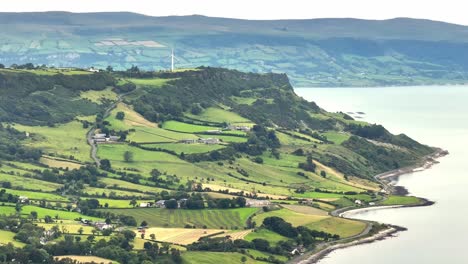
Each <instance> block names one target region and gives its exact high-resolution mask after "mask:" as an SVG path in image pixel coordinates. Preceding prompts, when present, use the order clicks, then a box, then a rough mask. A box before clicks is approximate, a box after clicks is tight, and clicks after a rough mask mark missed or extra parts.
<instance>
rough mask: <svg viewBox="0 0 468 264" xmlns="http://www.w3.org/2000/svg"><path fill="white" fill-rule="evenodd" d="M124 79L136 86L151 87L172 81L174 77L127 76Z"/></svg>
mask: <svg viewBox="0 0 468 264" xmlns="http://www.w3.org/2000/svg"><path fill="white" fill-rule="evenodd" d="M125 80H126V81H129V82H132V83H134V84H135V85H137V86H143V87H152V88H159V87H162V86H163V85H164V84H165V83H167V82H169V81H172V80H174V79H161V78H148V79H140V78H127V79H125Z"/></svg>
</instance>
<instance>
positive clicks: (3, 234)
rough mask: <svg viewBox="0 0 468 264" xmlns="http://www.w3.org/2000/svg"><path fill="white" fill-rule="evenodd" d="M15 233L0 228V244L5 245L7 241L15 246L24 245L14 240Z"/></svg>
mask: <svg viewBox="0 0 468 264" xmlns="http://www.w3.org/2000/svg"><path fill="white" fill-rule="evenodd" d="M15 235H16V233H13V232H10V231H6V230H0V245H6V244H8V243H12V244H13V246H15V247H24V246H25V245H26V244H24V243H21V242H19V241H16V240H15V238H14V237H15Z"/></svg>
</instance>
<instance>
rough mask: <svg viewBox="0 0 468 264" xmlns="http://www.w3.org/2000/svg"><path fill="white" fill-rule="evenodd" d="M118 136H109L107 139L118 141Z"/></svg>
mask: <svg viewBox="0 0 468 264" xmlns="http://www.w3.org/2000/svg"><path fill="white" fill-rule="evenodd" d="M119 139H120V137H119V136H109V137H108V141H119Z"/></svg>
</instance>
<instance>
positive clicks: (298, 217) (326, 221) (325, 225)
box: [248, 209, 366, 237]
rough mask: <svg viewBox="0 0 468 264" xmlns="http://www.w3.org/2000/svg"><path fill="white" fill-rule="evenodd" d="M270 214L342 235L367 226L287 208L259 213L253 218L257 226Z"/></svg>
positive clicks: (357, 231) (353, 232)
mask: <svg viewBox="0 0 468 264" xmlns="http://www.w3.org/2000/svg"><path fill="white" fill-rule="evenodd" d="M270 216H277V217H281V218H283V219H284V220H285V221H286V222H289V223H291V224H292V225H293V226H306V227H309V228H311V229H314V230H318V231H325V232H329V233H332V234H337V235H340V237H349V236H353V235H357V234H359V233H361V232H362V231H363V230H364V228H365V227H366V224H365V223H363V222H359V221H355V220H349V219H344V218H339V217H331V216H323V215H312V214H304V213H297V212H294V211H291V210H287V209H280V210H275V211H270V212H267V213H262V214H258V215H257V216H255V217H254V218H253V220H254V221H255V222H256V223H257V226H260V225H261V224H262V223H263V220H264V219H265V218H267V217H270ZM249 235H250V234H249ZM249 235H248V236H249Z"/></svg>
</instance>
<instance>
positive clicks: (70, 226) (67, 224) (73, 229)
mask: <svg viewBox="0 0 468 264" xmlns="http://www.w3.org/2000/svg"><path fill="white" fill-rule="evenodd" d="M83 218H85V217H83ZM37 225H38V226H40V227H43V228H45V230H50V229H52V228H53V227H54V226H57V225H58V226H59V228H60V231H61V232H62V233H63V234H79V230H80V228H82V229H83V235H89V234H92V233H93V230H94V227H92V226H88V225H82V224H80V223H79V222H76V221H63V223H62V222H61V223H59V224H57V223H50V224H46V223H37Z"/></svg>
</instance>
